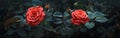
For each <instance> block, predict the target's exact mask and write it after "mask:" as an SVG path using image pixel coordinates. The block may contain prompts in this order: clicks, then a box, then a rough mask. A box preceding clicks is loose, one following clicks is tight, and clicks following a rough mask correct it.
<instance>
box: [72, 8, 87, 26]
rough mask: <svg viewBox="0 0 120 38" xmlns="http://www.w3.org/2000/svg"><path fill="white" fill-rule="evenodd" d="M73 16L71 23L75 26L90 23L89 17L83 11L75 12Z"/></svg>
mask: <svg viewBox="0 0 120 38" xmlns="http://www.w3.org/2000/svg"><path fill="white" fill-rule="evenodd" d="M71 15H72V18H71V22H72V23H73V24H74V25H80V24H85V23H86V22H88V21H89V18H88V15H87V14H86V12H85V11H83V10H82V9H78V10H75V11H73V12H72V13H71Z"/></svg>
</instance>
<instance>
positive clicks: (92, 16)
mask: <svg viewBox="0 0 120 38" xmlns="http://www.w3.org/2000/svg"><path fill="white" fill-rule="evenodd" d="M87 14H88V17H89V18H90V19H91V20H92V19H94V18H95V17H96V16H95V14H94V13H93V12H91V11H87Z"/></svg>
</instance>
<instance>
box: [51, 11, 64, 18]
mask: <svg viewBox="0 0 120 38" xmlns="http://www.w3.org/2000/svg"><path fill="white" fill-rule="evenodd" d="M53 16H55V17H63V16H62V13H61V12H59V11H56V12H55V13H54V14H53Z"/></svg>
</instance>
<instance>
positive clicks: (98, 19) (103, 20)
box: [95, 17, 108, 23]
mask: <svg viewBox="0 0 120 38" xmlns="http://www.w3.org/2000/svg"><path fill="white" fill-rule="evenodd" d="M95 21H97V22H101V23H104V22H106V21H108V19H107V18H105V17H96V18H95Z"/></svg>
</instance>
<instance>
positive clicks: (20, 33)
mask: <svg viewBox="0 0 120 38" xmlns="http://www.w3.org/2000/svg"><path fill="white" fill-rule="evenodd" d="M16 32H17V34H18V35H19V36H26V35H27V33H26V32H25V31H24V30H19V29H18V30H16Z"/></svg>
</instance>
